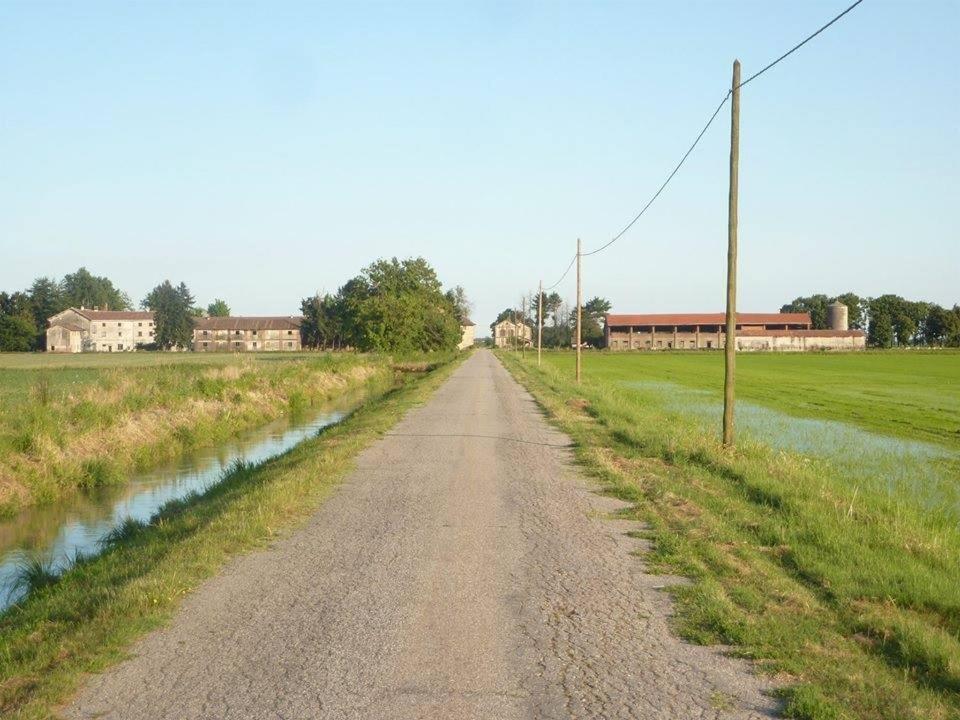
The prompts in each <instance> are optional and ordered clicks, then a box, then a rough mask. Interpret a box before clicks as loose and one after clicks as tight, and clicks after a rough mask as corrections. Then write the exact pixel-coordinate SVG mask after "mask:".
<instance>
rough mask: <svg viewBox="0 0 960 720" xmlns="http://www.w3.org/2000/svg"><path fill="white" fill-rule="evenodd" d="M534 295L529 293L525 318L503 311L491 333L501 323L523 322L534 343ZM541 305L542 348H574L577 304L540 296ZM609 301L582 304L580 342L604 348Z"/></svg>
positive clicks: (519, 312) (553, 295)
mask: <svg viewBox="0 0 960 720" xmlns="http://www.w3.org/2000/svg"><path fill="white" fill-rule="evenodd" d="M537 295H538V293H537V292H533V293H531V294H530V296H529V297H530V298H532V300H531V301H530V302H529V303H528V304H527V308H526V310H527V312H526V316H524V312H523V309H522V308H521V309H519V310H518V309H517V308H506V309H504V310H502V311H501V312H500V314H499V315H497V319H496V320H494V321H493V322H492V323H491V324H490V332H491V333H493V332H494V326H496V325H497V324H498V323H500V322H502V321H503V320H510V321H511V322H517V323H525V324H527V325H529V326H530V327H531V328H532V330H533V341H534V343H535V342H536V337H537ZM540 301H541V302H542V303H543V305H542V315H541V323H540V325H541V327H540V330H541V332H542V343H543V347H547V348H565V347H567V348H568V347H571V346H573V345H574V334H575V333H576V328H577V308H576V304H571V303H568V302H567V301H565V300H564V299H563V298H562V297H560V295H559V293H555V292H554V293H550V294H547V293H543V294H542V295H540ZM611 307H612V305H611V304H610V301H609V300H607V299H605V298H601V297H594V298H591V299H590V300H588V301H587V302H585V303H584V304H583V311H582V312H581V314H580V340H581V342H583V343H584V344H586V345H589V346H591V347H597V348H599V347H603V344H604V339H603V322H604V316H605V315H606V314H607V313H608V312H610V308H611Z"/></svg>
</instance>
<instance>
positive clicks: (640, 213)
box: [583, 0, 862, 257]
mask: <svg viewBox="0 0 960 720" xmlns="http://www.w3.org/2000/svg"><path fill="white" fill-rule="evenodd" d="M861 1H862V0H861ZM731 92H732V91H731V90H728V91H727V94H726V95H724V96H723V100H721V101H720V104H719V105H717V109H716V110H714V111H713V115H711V116H710V119H709V120H707V124H706V125H704V126H703V130H701V131H700V134H699V135H697V139H696V140H694V141H693V145H691V146H690V147H689V149H688V150H687V151H686V152H685V153H684V154H683V157H682V158H680V162H678V163H677V166H676V167H675V168H674V169H673V172H671V173H670V174H669V175H668V176H667V179H666V180H664V181H663V185H661V186H660V189H659V190H657V191H656V192H655V193H654V194H653V197H652V198H650V199H649V200H648V201H647V204H646V205H644V206H643V209H642V210H641V211H640V212H638V213H637V215H636V217H634V218H633V220H631V221H630V222H628V223H627V226H626V227H625V228H624V229H623V230H621V231H620V232H618V233H617V234H616V235H614V236H613V239H612V240H610V241H609V242H607V243H605V244H603V245H601V246H600V247H598V248H597V249H596V250H591V251H590V252H586V253H583V256H584V257H587V256H588V255H596V254H597V253H598V252H601V251H603V250H606V249H607V248H608V247H610V246H611V245H613V244H614V243H615V242H616V241H617V240H619V239H620V238H622V237H623V236H624V235H626V233H627V231H628V230H629V229H630V228H632V227H633V226H634V224H635V223H636V222H637V220H639V219H640V218H641V217H643V214H644V213H645V212H646V211H647V208H649V207H650V206H651V205H653V202H654V201H655V200H656V199H657V198H658V197H660V193H662V192H663V191H664V188H666V187H667V185H669V184H670V181H671V180H673V176H674V175H676V174H677V171H678V170H679V169H680V168H681V166H682V165H683V164H684V163H685V162H686V161H687V158H688V157H690V153H692V152H693V149H694V148H695V147H696V146H697V143H699V142H700V138H702V137H703V135H704V133H706V132H707V128H709V127H710V125H711V124H713V121H714V120H715V119H716V117H717V115H718V114H719V113H720V109H721V108H722V107H723V106H724V105H725V104H726V102H727V100H728V99H729V98H730V93H731Z"/></svg>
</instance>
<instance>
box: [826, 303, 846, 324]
mask: <svg viewBox="0 0 960 720" xmlns="http://www.w3.org/2000/svg"><path fill="white" fill-rule="evenodd" d="M847 315H848V310H847V306H846V305H844V304H843V303H842V302H832V303H830V304H829V305H827V322H828V323H829V325H830V329H831V330H849V329H850V325H849V321H848V319H847Z"/></svg>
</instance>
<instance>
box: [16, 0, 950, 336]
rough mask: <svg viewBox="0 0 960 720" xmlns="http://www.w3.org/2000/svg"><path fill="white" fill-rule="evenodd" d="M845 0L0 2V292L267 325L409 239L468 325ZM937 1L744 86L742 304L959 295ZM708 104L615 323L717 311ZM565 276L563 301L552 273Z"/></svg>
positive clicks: (945, 23) (811, 48) (714, 159)
mask: <svg viewBox="0 0 960 720" xmlns="http://www.w3.org/2000/svg"><path fill="white" fill-rule="evenodd" d="M847 4H848V2H847V0H831V1H829V2H821V1H819V0H818V1H816V2H802V3H792V2H791V3H787V2H759V1H757V2H731V3H721V2H695V3H660V2H658V3H654V2H649V3H644V2H621V3H610V2H578V3H559V2H538V3H519V2H518V3H514V2H510V3H489V2H482V3H481V2H476V3H454V2H442V3H441V2H436V3H394V2H382V3H375V4H369V3H368V4H364V3H338V4H322V3H313V2H311V3H303V4H299V3H278V2H266V3H262V4H259V3H234V2H223V3H202V4H201V3H186V2H183V3H131V2H118V3H97V2H83V3H79V2H78V3H48V2H36V1H32V0H31V1H30V2H22V3H20V2H11V1H10V0H7V1H6V2H3V3H2V4H0V289H6V290H15V289H22V288H24V287H25V286H27V285H28V284H29V283H30V281H31V280H32V279H33V278H34V277H36V276H38V275H54V276H57V277H60V276H62V275H63V274H64V273H67V272H71V271H73V270H75V269H76V268H77V267H78V266H80V265H85V266H87V267H88V268H89V269H90V270H91V271H93V272H95V273H97V274H102V275H107V276H109V277H111V278H112V279H113V280H114V281H115V282H116V283H117V284H118V285H119V286H120V287H121V288H122V289H124V290H126V291H127V292H128V293H130V295H131V296H132V297H133V299H134V301H135V302H138V301H139V300H140V299H141V298H142V297H143V296H144V295H145V294H146V292H147V291H148V290H149V288H151V287H152V286H154V285H156V284H157V283H158V282H159V281H161V280H163V279H164V278H169V279H171V280H173V281H174V282H178V281H181V280H183V281H185V282H186V283H187V284H188V285H189V287H190V288H191V289H192V290H193V291H194V294H195V295H196V297H197V300H198V301H199V302H202V303H204V304H206V303H207V302H209V301H210V300H212V299H213V298H214V297H222V298H224V299H226V300H227V301H228V302H229V304H230V305H231V307H232V308H233V310H234V312H235V313H242V314H273V313H277V314H289V313H294V312H297V310H298V308H299V301H300V298H302V297H304V296H306V295H310V294H313V293H314V292H316V291H318V290H330V291H333V290H336V288H337V287H338V286H339V285H340V284H342V283H343V282H344V281H345V280H347V279H348V278H349V277H351V276H352V275H354V274H356V273H357V271H358V270H359V269H360V268H361V267H362V266H363V265H365V264H367V263H368V262H369V261H371V260H373V259H375V258H377V257H380V256H390V255H398V256H411V255H423V256H425V257H426V258H428V259H429V260H430V261H431V262H432V263H433V264H434V266H435V267H436V268H437V270H438V271H439V274H440V277H441V279H442V280H443V281H444V283H445V284H447V285H455V284H460V285H463V286H464V287H465V288H466V290H467V293H468V295H469V296H470V298H471V299H472V300H473V301H474V303H475V313H474V314H475V320H476V321H477V323H478V325H481V326H486V325H487V324H488V323H489V322H490V321H491V320H492V318H493V315H494V314H495V313H496V312H497V311H498V310H500V309H502V308H504V307H506V306H509V305H511V304H515V303H517V302H519V297H520V295H521V293H522V292H524V291H525V290H533V289H535V287H536V283H537V281H538V279H539V278H540V277H541V276H542V277H543V279H544V281H545V282H546V283H547V284H549V283H551V282H553V281H554V280H556V278H557V277H558V276H559V275H560V273H561V272H562V271H563V268H564V267H565V266H566V263H567V260H568V259H569V258H570V257H571V255H572V253H573V251H574V246H575V241H576V238H577V236H580V237H582V238H583V242H584V247H585V249H590V248H592V247H596V246H598V245H600V244H601V243H603V242H605V241H606V240H607V239H609V238H610V237H611V236H612V235H613V234H614V233H615V232H617V231H618V230H619V229H620V227H622V226H623V225H624V224H625V223H626V222H627V221H628V220H629V219H630V218H631V217H632V216H633V215H634V214H635V212H636V211H637V210H638V209H639V207H640V206H641V205H642V204H643V203H644V202H645V200H646V199H647V198H648V197H649V196H650V194H651V193H652V192H653V191H654V190H655V189H656V187H657V186H658V185H659V184H660V182H661V181H662V179H663V178H664V177H665V175H666V173H667V172H668V171H669V170H670V169H671V168H672V166H673V165H674V164H675V163H676V161H677V160H678V159H679V156H680V155H681V154H682V153H683V151H684V150H685V149H686V147H687V146H688V145H689V143H690V142H691V140H692V138H693V137H694V136H695V135H696V133H697V132H698V131H699V129H700V127H701V126H702V125H703V123H704V122H705V121H706V119H707V117H708V115H709V114H710V112H711V111H712V110H713V108H714V107H715V106H716V104H717V103H718V102H719V100H720V99H721V97H722V96H723V94H724V93H725V91H726V88H727V87H728V86H729V82H730V71H731V62H732V60H733V59H734V57H739V58H740V60H741V61H742V62H743V68H744V76H747V75H749V74H750V73H752V72H754V71H756V70H758V69H759V68H760V67H761V66H762V65H764V64H765V63H766V62H768V61H769V60H771V59H772V58H774V57H776V56H777V55H779V54H780V53H781V52H782V51H784V50H785V49H787V48H788V47H790V46H791V45H793V44H794V43H795V42H797V41H798V40H800V39H801V38H802V37H804V36H805V35H807V34H808V33H810V32H812V31H813V30H814V29H816V28H817V27H819V26H820V25H821V24H823V23H824V22H825V21H826V20H827V19H829V18H830V17H832V16H833V15H835V14H836V13H837V12H839V11H840V10H841V9H842V8H843V7H845V6H846V5H847ZM958 37H960V3H958V2H956V1H955V0H950V1H949V2H916V3H912V2H911V3H903V2H899V3H893V2H886V1H884V0H866V1H865V2H864V3H863V4H862V5H860V6H859V7H858V8H857V9H855V10H854V11H853V12H852V13H851V14H850V15H848V16H847V17H846V18H844V19H843V20H841V21H840V22H839V23H838V24H837V25H835V26H834V27H832V28H830V29H829V30H827V31H826V32H825V33H824V34H823V35H821V36H820V37H818V38H817V39H815V40H814V41H812V42H811V43H810V44H809V45H807V46H806V47H805V48H803V49H801V50H800V51H799V52H797V53H796V54H794V55H793V56H792V57H790V58H789V59H788V60H787V61H785V62H784V63H781V64H780V65H778V66H777V67H776V68H775V69H773V70H772V71H770V72H769V73H767V74H766V75H764V76H763V77H761V78H760V79H758V80H756V81H755V82H754V83H752V84H751V85H749V86H748V87H746V88H744V91H743V100H742V129H741V133H742V141H741V168H740V180H741V185H740V191H741V195H740V197H741V200H740V203H741V215H740V229H741V234H740V242H741V246H740V252H741V256H740V257H741V264H740V296H739V297H740V300H739V306H740V308H741V309H742V310H744V311H767V310H776V309H778V308H779V306H780V305H781V304H782V303H784V302H786V301H788V300H790V299H792V298H793V297H795V296H797V295H800V294H809V293H813V292H818V291H821V292H827V293H839V292H842V291H846V290H853V291H855V292H858V293H861V294H865V295H876V294H880V293H883V292H894V293H899V294H902V295H905V296H908V297H911V298H923V299H928V300H932V301H936V302H940V303H943V304H953V303H955V302H960V222H958V214H960V169H958V168H960V163H958V160H960V81H958V68H960V42H958ZM728 137H729V115H728V112H727V111H726V110H725V111H724V112H723V114H722V115H721V116H720V117H719V118H718V120H717V122H716V123H715V124H714V126H713V127H712V128H711V129H710V131H709V133H708V134H707V136H706V137H705V138H704V140H703V142H702V144H701V146H700V147H699V148H698V149H697V151H696V152H695V154H694V155H693V156H692V157H691V159H690V160H689V161H688V164H687V165H686V166H684V168H683V169H682V170H681V172H680V174H679V175H678V176H677V177H676V179H675V180H674V182H673V183H672V184H671V185H670V187H669V188H668V189H667V191H666V193H665V194H664V195H663V196H662V197H661V199H660V201H658V203H657V204H656V205H655V206H654V207H653V208H652V209H651V210H650V212H648V214H647V215H646V216H645V217H644V218H643V219H642V220H641V221H640V222H639V223H638V224H637V225H636V226H635V227H634V229H633V230H632V231H631V232H630V233H629V234H628V235H627V236H625V237H624V238H623V239H622V240H621V241H620V242H618V243H617V244H616V245H614V246H613V247H611V248H610V249H609V250H608V251H606V252H605V253H602V254H600V255H597V256H596V257H593V258H588V259H586V260H585V261H584V277H585V284H584V288H585V289H584V292H585V295H586V297H588V298H589V297H590V296H593V295H602V296H605V297H607V298H609V299H610V300H611V301H612V302H613V306H614V310H615V311H635V312H643V311H671V310H675V311H694V310H704V311H716V310H721V309H722V308H723V283H724V264H725V252H726V203H727V153H728ZM561 289H562V290H563V291H564V294H565V295H566V297H567V298H569V299H571V300H572V299H573V296H574V292H573V277H572V274H571V276H570V277H569V278H568V280H567V281H566V282H565V283H564V284H563V286H562V287H561Z"/></svg>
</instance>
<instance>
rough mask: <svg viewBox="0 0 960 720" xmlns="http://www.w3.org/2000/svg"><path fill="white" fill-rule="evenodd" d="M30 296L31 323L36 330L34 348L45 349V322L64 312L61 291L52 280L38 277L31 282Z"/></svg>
mask: <svg viewBox="0 0 960 720" xmlns="http://www.w3.org/2000/svg"><path fill="white" fill-rule="evenodd" d="M27 294H28V295H29V296H30V306H31V308H32V310H33V322H34V325H36V328H37V337H36V341H35V343H34V346H35V347H36V349H38V350H43V349H45V348H46V344H47V333H46V328H47V320H49V319H50V318H51V317H53V316H54V315H56V314H57V313H58V312H61V311H62V310H66V308H67V305H66V303H65V302H64V297H63V291H62V290H61V288H60V283H58V282H57V281H56V280H55V279H54V278H49V277H39V278H37V279H36V280H34V281H33V284H32V285H30V288H29V289H28V290H27Z"/></svg>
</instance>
